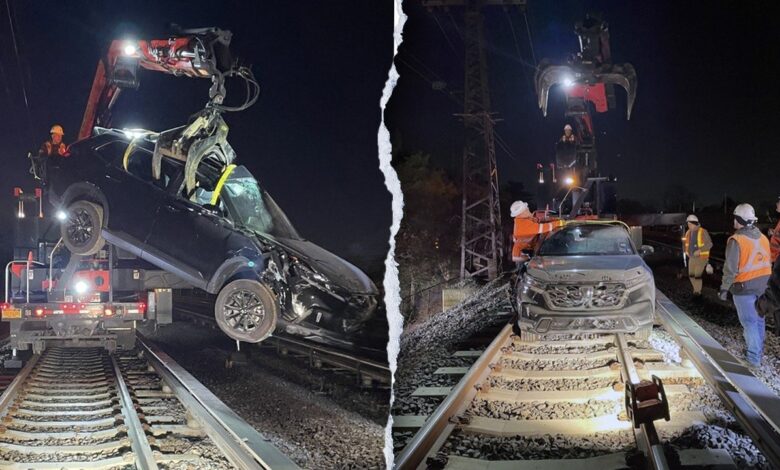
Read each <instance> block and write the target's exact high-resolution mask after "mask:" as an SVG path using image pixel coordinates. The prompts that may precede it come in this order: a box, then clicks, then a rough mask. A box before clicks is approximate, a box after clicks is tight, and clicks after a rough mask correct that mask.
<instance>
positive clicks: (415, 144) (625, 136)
mask: <svg viewBox="0 0 780 470" xmlns="http://www.w3.org/2000/svg"><path fill="white" fill-rule="evenodd" d="M404 4H405V5H404V6H405V11H406V12H407V14H408V15H409V20H408V22H407V24H406V28H405V31H404V43H403V44H402V46H401V52H400V57H399V60H397V61H396V63H397V64H398V67H399V71H400V73H401V78H400V81H399V84H398V86H397V87H396V89H395V93H394V96H393V99H392V100H391V103H390V111H391V112H390V113H389V115H390V119H389V128H390V131H391V134H392V136H393V139H394V144H395V145H396V146H397V147H400V148H401V149H402V151H403V152H415V151H424V152H426V153H430V154H432V155H433V156H434V158H435V161H436V162H437V164H438V165H440V166H443V167H445V168H448V169H449V170H450V172H451V173H452V175H453V176H454V177H455V178H456V181H460V174H459V167H460V165H461V154H462V139H461V138H460V137H459V136H461V135H462V124H461V123H460V122H459V121H458V120H457V118H455V117H454V116H453V114H455V113H460V112H463V108H462V105H461V104H458V103H457V102H456V101H457V100H458V99H460V98H461V96H462V88H463V42H462V40H461V39H460V36H459V34H461V33H462V31H463V20H462V10H461V9H458V8H453V9H451V10H450V12H449V13H448V12H445V11H442V10H436V11H435V13H431V12H428V11H427V10H426V9H424V8H422V7H420V6H419V2H411V1H407V2H404ZM528 4H529V7H528V11H527V18H528V22H529V26H530V31H531V37H532V42H533V45H534V52H535V55H536V58H537V60H541V59H542V58H543V57H549V58H552V59H557V60H560V59H563V58H564V57H565V56H566V55H567V54H568V53H570V52H576V51H578V50H579V47H578V42H577V36H576V35H575V34H574V23H575V22H576V21H577V20H580V19H582V18H583V17H584V15H585V13H586V12H601V13H603V15H604V17H605V19H606V20H607V22H608V23H609V25H610V34H611V46H612V58H613V61H614V62H615V63H623V62H630V63H632V64H633V65H634V66H635V67H636V70H637V75H638V82H639V85H638V93H637V99H636V103H635V106H634V110H633V116H632V119H631V121H626V119H625V92H623V90H622V89H620V88H617V91H616V94H617V98H618V108H617V109H616V110H615V111H610V113H609V114H607V115H603V114H601V115H597V116H596V119H595V126H596V130H597V132H598V134H597V138H598V149H599V152H600V153H599V162H600V163H599V165H600V168H601V169H602V173H603V174H613V175H615V176H617V177H618V178H619V186H618V195H619V197H622V198H631V199H637V200H640V201H650V202H652V201H658V200H660V198H661V197H660V196H661V193H662V192H663V191H664V189H665V188H666V187H668V186H669V185H672V184H681V185H685V186H687V187H688V188H689V189H690V190H691V191H692V192H693V193H695V194H696V196H697V203H698V205H699V206H700V207H701V205H702V204H711V203H717V202H718V201H720V200H722V198H723V195H724V194H727V195H728V196H729V197H732V198H734V199H738V200H740V201H742V200H745V201H747V202H752V203H754V204H757V203H759V202H760V201H761V200H762V199H767V198H768V199H771V200H774V199H775V198H776V197H777V196H778V195H780V183H778V182H777V176H778V170H780V163H778V160H777V155H778V152H779V148H778V139H777V136H778V131H777V126H778V121H779V119H778V116H777V115H776V112H777V110H778V109H780V94H779V93H778V91H777V90H778V84H777V78H776V77H777V76H776V74H775V73H773V72H774V71H775V70H777V69H778V68H780V67H779V66H780V58H779V57H780V55H778V53H777V44H778V43H779V41H780V33H779V32H778V28H777V27H776V24H775V23H774V18H775V17H774V15H772V14H770V11H769V7H768V4H767V3H765V2H742V3H739V4H737V3H734V2H724V1H713V2H706V3H705V2H692V1H685V2H678V1H675V2H671V1H665V2H656V1H654V2H616V1H584V2H583V1H572V0H562V1H559V0H556V1H554V2H548V1H539V0H528ZM486 11H487V13H486V15H485V31H486V33H485V35H486V40H487V48H488V50H489V52H488V69H489V74H490V86H491V94H492V95H491V100H492V104H493V106H492V107H493V110H494V111H496V112H497V113H498V118H499V119H501V121H500V122H499V123H498V124H497V126H496V130H497V132H498V135H499V136H500V137H501V138H502V139H503V141H504V142H505V143H506V145H507V147H508V149H509V151H510V152H511V154H512V155H511V156H510V155H509V154H508V152H506V151H504V150H502V149H501V148H500V147H497V150H496V152H497V159H498V169H499V175H500V178H501V180H502V181H507V180H515V181H517V180H520V181H522V182H524V183H525V185H526V187H527V188H533V187H534V179H535V178H536V173H535V164H536V162H550V161H552V158H553V145H554V143H555V141H556V140H557V139H558V138H559V136H560V134H561V131H562V128H563V125H564V123H565V121H564V115H563V113H564V104H565V99H564V97H563V94H562V92H561V91H560V90H556V89H554V90H553V92H552V93H551V96H550V109H549V111H548V117H547V118H544V117H543V116H542V113H541V111H540V110H539V109H538V107H537V102H536V94H535V93H534V91H533V86H532V77H533V74H534V69H533V60H532V56H531V49H530V47H529V40H528V33H527V31H526V26H525V21H524V18H523V15H522V13H520V12H518V11H517V10H510V11H509V12H508V15H507V13H505V12H504V10H503V9H502V8H501V7H492V8H488V9H487V10H486ZM510 19H511V22H512V25H513V27H514V30H515V35H516V37H517V44H516V43H515V41H514V39H513V35H512V29H511V28H510ZM436 20H438V24H437V21H436ZM442 29H443V30H444V31H445V33H446V35H447V36H446V37H445V34H444V33H442ZM447 37H448V38H449V42H448V41H447ZM450 44H451V45H450ZM518 48H519V52H520V55H518V51H517V49H518ZM410 66H411V67H410ZM420 75H423V76H424V77H425V78H422V77H421V76H420ZM435 81H444V82H446V83H447V87H446V89H445V90H446V91H449V92H450V93H452V94H453V95H454V96H455V97H456V99H452V97H451V96H449V95H448V93H446V92H442V91H437V90H434V89H432V84H431V82H435ZM506 209H507V208H504V209H503V210H504V212H506Z"/></svg>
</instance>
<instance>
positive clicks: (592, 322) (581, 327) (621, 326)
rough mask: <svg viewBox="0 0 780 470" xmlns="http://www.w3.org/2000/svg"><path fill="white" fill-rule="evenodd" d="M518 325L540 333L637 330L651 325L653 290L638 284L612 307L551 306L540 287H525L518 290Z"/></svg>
mask: <svg viewBox="0 0 780 470" xmlns="http://www.w3.org/2000/svg"><path fill="white" fill-rule="evenodd" d="M516 301H517V302H518V312H519V315H518V316H517V326H518V327H519V328H520V329H521V330H522V331H527V332H530V333H534V334H539V335H556V334H596V333H636V332H638V331H641V330H644V329H646V328H652V326H653V317H654V312H655V293H654V288H653V287H652V286H648V285H645V286H641V287H639V288H636V289H633V290H631V291H629V292H627V293H626V298H625V299H624V300H623V301H622V302H621V303H620V305H619V307H617V308H611V309H598V308H578V309H561V308H554V307H552V306H551V305H550V304H549V303H548V301H549V297H547V296H546V295H544V293H543V292H542V291H538V290H531V289H525V290H520V291H518V293H517V299H516Z"/></svg>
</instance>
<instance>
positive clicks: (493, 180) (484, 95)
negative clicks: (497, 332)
mask: <svg viewBox="0 0 780 470" xmlns="http://www.w3.org/2000/svg"><path fill="white" fill-rule="evenodd" d="M422 3H423V6H425V7H428V8H429V9H433V8H436V7H441V8H445V9H447V8H449V7H463V8H464V12H463V20H464V21H463V22H464V24H465V31H464V37H463V42H464V45H465V64H464V65H465V67H464V68H465V84H464V87H465V89H464V105H463V114H462V115H460V116H461V117H462V118H463V124H464V125H465V131H466V132H465V143H464V147H463V188H462V190H463V208H462V212H461V216H462V219H461V224H462V225H461V242H460V277H461V279H465V278H469V277H481V278H487V279H490V280H492V279H495V278H496V276H497V275H498V272H499V268H500V267H501V262H502V259H503V254H504V249H503V245H504V243H503V236H502V233H501V208H500V203H499V197H498V169H497V167H496V148H495V142H494V135H493V125H494V124H495V121H494V119H493V115H492V113H491V112H490V86H489V83H488V73H487V60H486V58H485V47H484V31H483V17H482V10H483V8H484V7H487V6H502V7H505V8H506V7H509V6H519V7H521V8H523V7H525V5H526V0H423V2H422Z"/></svg>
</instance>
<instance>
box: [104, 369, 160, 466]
mask: <svg viewBox="0 0 780 470" xmlns="http://www.w3.org/2000/svg"><path fill="white" fill-rule="evenodd" d="M111 363H112V364H113V365H114V375H115V376H116V383H117V385H118V388H119V399H120V400H121V402H122V414H123V415H124V417H125V424H126V425H127V435H128V437H129V438H130V446H131V448H132V449H133V453H134V454H135V463H136V465H137V466H138V468H139V469H141V470H157V469H158V468H159V467H157V462H156V461H155V458H154V454H153V453H152V447H151V446H150V445H149V440H148V439H147V438H146V432H144V428H143V424H141V420H140V419H139V418H138V413H137V412H136V410H135V407H134V406H133V397H132V396H131V395H130V391H129V390H128V389H127V384H126V383H125V379H124V377H122V371H121V370H120V369H119V364H117V362H116V358H115V357H114V356H111Z"/></svg>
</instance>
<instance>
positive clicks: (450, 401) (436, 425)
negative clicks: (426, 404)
mask: <svg viewBox="0 0 780 470" xmlns="http://www.w3.org/2000/svg"><path fill="white" fill-rule="evenodd" d="M511 335H512V325H511V323H510V324H507V325H506V326H505V327H504V328H503V329H502V330H501V332H500V333H499V334H498V336H496V337H495V339H494V340H493V341H492V342H491V343H490V345H489V346H488V347H487V349H485V351H484V352H483V353H482V355H481V356H480V357H479V359H477V361H476V362H475V363H474V364H473V365H472V366H471V368H470V369H469V371H468V372H467V373H466V375H464V376H463V377H462V378H461V379H460V381H459V382H458V384H457V385H456V386H455V388H453V389H452V392H450V394H449V395H448V396H447V398H446V399H445V400H444V402H442V404H441V405H439V407H438V408H436V411H434V412H433V414H432V415H431V416H430V417H429V418H428V420H427V421H426V422H425V424H424V425H423V427H422V428H420V430H419V431H417V433H416V434H415V435H414V437H413V438H412V440H411V441H409V443H408V444H407V445H406V447H405V448H404V450H403V451H402V452H401V453H400V454H399V455H398V457H396V459H395V468H397V469H399V470H406V469H422V468H425V462H426V459H427V458H428V457H432V456H433V455H435V453H436V452H437V451H438V449H439V448H441V446H442V445H444V442H445V441H446V440H447V438H448V437H449V435H450V433H451V432H452V431H453V430H454V429H455V425H456V423H454V419H455V418H456V417H457V416H459V415H460V414H462V413H463V412H464V411H465V410H466V408H467V407H468V406H469V404H470V403H471V402H472V400H473V399H474V397H475V396H476V394H477V388H476V387H477V385H478V384H480V383H481V382H482V381H484V380H485V379H486V378H487V376H488V375H489V374H490V370H491V368H490V366H491V365H492V364H493V362H494V361H495V359H496V357H497V356H498V355H499V354H501V349H502V348H503V347H504V346H505V345H506V344H507V343H508V342H509V341H510V338H511Z"/></svg>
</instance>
